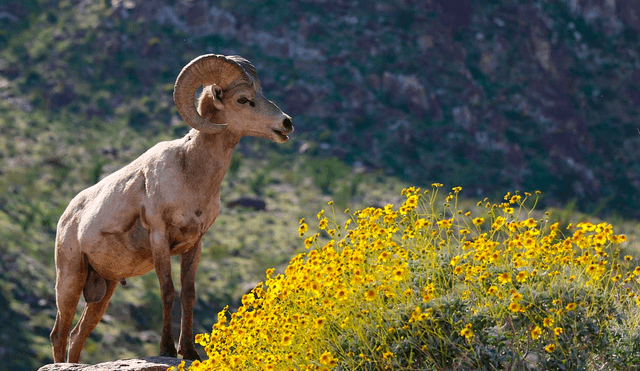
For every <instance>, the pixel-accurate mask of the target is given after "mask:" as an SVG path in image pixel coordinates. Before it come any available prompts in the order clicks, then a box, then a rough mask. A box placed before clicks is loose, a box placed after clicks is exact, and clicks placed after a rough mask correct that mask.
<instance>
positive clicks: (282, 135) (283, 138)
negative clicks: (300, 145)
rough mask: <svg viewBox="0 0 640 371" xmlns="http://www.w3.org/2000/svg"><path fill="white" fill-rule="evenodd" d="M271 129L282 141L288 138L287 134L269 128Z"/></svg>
mask: <svg viewBox="0 0 640 371" xmlns="http://www.w3.org/2000/svg"><path fill="white" fill-rule="evenodd" d="M271 131H273V132H274V133H275V134H276V135H277V136H278V137H279V138H280V140H282V141H283V142H286V141H287V140H289V136H288V135H287V134H285V133H284V132H282V131H280V130H276V129H271Z"/></svg>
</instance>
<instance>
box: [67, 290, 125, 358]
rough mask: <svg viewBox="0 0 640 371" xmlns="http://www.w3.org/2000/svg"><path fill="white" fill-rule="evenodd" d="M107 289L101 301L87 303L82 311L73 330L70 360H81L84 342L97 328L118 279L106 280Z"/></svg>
mask: <svg viewBox="0 0 640 371" xmlns="http://www.w3.org/2000/svg"><path fill="white" fill-rule="evenodd" d="M106 286H107V287H106V290H105V293H104V296H103V297H102V299H100V301H98V302H95V303H87V304H86V306H85V307H84V311H83V312H82V317H80V320H79V321H78V324H77V325H76V327H75V328H74V329H73V331H72V332H71V345H70V346H69V362H71V363H77V362H78V361H79V360H80V353H81V352H82V348H84V343H85V341H86V340H87V338H88V337H89V335H90V334H91V332H92V331H93V329H95V328H96V326H97V325H98V323H100V320H101V319H102V316H103V315H104V312H105V311H106V310H107V307H108V306H109V300H111V296H112V295H113V292H114V291H115V290H116V287H117V286H118V281H111V280H106Z"/></svg>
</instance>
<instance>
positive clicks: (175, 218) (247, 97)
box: [51, 54, 293, 362]
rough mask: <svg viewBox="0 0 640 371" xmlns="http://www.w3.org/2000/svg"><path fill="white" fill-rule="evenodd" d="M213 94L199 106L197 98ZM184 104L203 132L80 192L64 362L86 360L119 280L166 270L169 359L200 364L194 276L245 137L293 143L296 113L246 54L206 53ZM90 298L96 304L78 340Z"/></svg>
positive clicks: (61, 271)
mask: <svg viewBox="0 0 640 371" xmlns="http://www.w3.org/2000/svg"><path fill="white" fill-rule="evenodd" d="M200 86H204V87H203V91H202V93H201V94H200V97H199V100H198V109H197V110H196V107H195V102H194V100H195V99H194V98H195V94H196V91H197V89H198V88H199V87H200ZM174 100H175V103H176V108H177V110H178V112H179V113H180V115H181V116H182V118H183V119H184V121H186V122H187V123H188V124H189V125H190V126H192V127H193V129H192V130H191V131H190V132H189V133H188V134H187V135H186V136H184V137H183V138H182V139H177V140H173V141H167V142H161V143H158V144H156V145H155V146H153V147H152V148H151V149H149V150H148V151H147V152H145V153H144V154H142V155H141V156H140V157H138V158H137V159H136V160H134V161H133V162H131V163H130V164H129V165H127V166H125V167H123V168H122V169H120V170H118V171H116V172H115V173H113V174H111V175H109V176H107V177H105V178H104V179H102V180H101V181H100V182H98V183H97V184H95V185H94V186H92V187H89V188H87V189H85V190H84V191H82V192H80V193H79V194H78V195H77V196H76V197H75V198H74V199H73V200H71V202H70V203H69V206H68V207H67V209H66V210H65V212H64V213H63V214H62V216H61V217H60V220H59V222H58V228H57V236H56V242H55V262H56V287H55V288H56V304H57V307H58V311H57V314H56V321H55V324H54V326H53V330H52V331H51V344H52V347H53V358H54V361H55V362H64V361H65V355H66V354H65V353H66V348H67V340H68V338H69V337H70V345H69V354H68V358H67V361H68V362H78V361H79V359H80V352H81V351H82V348H83V346H84V343H85V340H86V339H87V337H88V336H89V334H90V333H91V331H93V329H94V328H95V327H96V325H97V324H98V322H100V319H101V318H102V316H103V314H104V312H105V310H106V309H107V305H108V303H109V299H110V298H111V296H112V294H113V292H114V290H115V289H116V286H117V284H118V282H121V281H122V282H123V283H124V279H126V278H127V277H133V276H139V275H142V274H144V273H147V272H149V271H151V270H152V269H155V270H156V273H157V276H158V280H159V282H160V289H161V293H162V294H161V296H162V309H163V318H162V338H161V341H160V354H161V355H167V356H173V357H176V356H177V353H180V354H181V355H182V356H183V357H184V358H187V359H200V357H199V355H198V352H197V350H196V348H195V344H194V336H193V306H194V302H195V288H194V279H195V274H196V269H197V266H198V261H199V260H200V250H201V245H200V241H201V238H202V235H203V234H204V233H205V232H206V231H207V229H209V227H210V226H211V224H213V222H214V221H215V220H216V217H217V216H218V214H219V213H220V187H221V183H222V178H223V177H224V175H225V173H226V172H227V169H228V167H229V163H230V161H231V155H232V151H233V148H234V147H235V145H236V144H237V143H238V141H239V140H240V138H241V137H242V136H247V135H249V136H258V137H264V138H268V139H270V140H272V141H274V142H277V143H284V142H286V141H287V140H288V139H289V137H288V136H287V134H289V133H291V132H292V131H293V126H292V122H291V117H289V116H288V115H286V114H284V113H283V112H282V111H281V110H280V109H279V108H278V107H277V106H276V105H275V104H274V103H272V102H271V101H269V100H267V99H266V98H265V97H264V95H263V94H262V90H261V88H260V82H259V80H258V76H257V71H256V69H255V67H254V66H253V65H252V64H251V62H249V61H248V60H246V59H244V58H242V57H239V56H222V55H214V54H209V55H203V56H200V57H198V58H196V59H194V60H193V61H191V62H190V63H189V64H187V65H186V66H185V67H184V68H183V69H182V71H181V72H180V74H179V76H178V78H177V80H176V83H175V89H174ZM172 255H181V264H180V270H181V272H180V280H181V285H182V292H181V295H180V299H181V306H182V322H181V328H180V339H179V345H178V351H177V353H176V348H175V345H174V340H173V336H172V334H171V307H172V304H173V299H174V296H175V290H174V286H173V281H172V279H171V260H170V257H171V256H172ZM81 293H84V297H85V301H86V303H87V304H86V306H85V308H84V312H83V313H82V316H81V317H80V319H79V321H78V323H77V325H76V326H75V328H74V329H73V331H71V334H69V331H70V329H71V325H72V322H73V318H74V314H75V312H76V307H77V305H78V301H79V299H80V295H81Z"/></svg>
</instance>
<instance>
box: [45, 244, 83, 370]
mask: <svg viewBox="0 0 640 371" xmlns="http://www.w3.org/2000/svg"><path fill="white" fill-rule="evenodd" d="M56 267H57V271H58V272H57V275H56V306H57V308H58V309H57V313H56V322H55V324H54V325H53V329H52V330H51V336H50V337H51V347H52V349H53V361H54V362H56V363H57V362H65V360H66V353H67V341H68V340H69V332H70V331H71V326H72V325H73V317H74V316H75V314H76V308H77V307H78V301H80V295H81V294H82V288H83V287H84V284H85V281H86V277H87V276H86V275H87V270H86V267H83V266H82V263H81V262H80V261H79V259H78V260H64V259H60V258H59V254H58V253H56Z"/></svg>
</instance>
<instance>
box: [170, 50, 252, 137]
mask: <svg viewBox="0 0 640 371" xmlns="http://www.w3.org/2000/svg"><path fill="white" fill-rule="evenodd" d="M251 75H255V67H253V65H252V64H251V62H249V61H247V60H246V59H244V58H241V57H237V56H231V57H226V56H224V55H217V54H206V55H201V56H199V57H197V58H195V59H194V60H192V61H191V62H189V63H188V64H187V65H186V66H184V68H183V69H182V71H180V74H179V75H178V78H177V79H176V84H175V86H174V90H173V100H174V101H175V103H176V108H177V109H178V113H180V116H181V117H182V119H183V120H184V121H185V122H186V123H187V124H189V125H190V126H191V127H193V128H194V129H196V130H199V131H201V132H204V133H209V134H216V133H219V132H221V131H223V130H224V129H226V127H227V125H226V124H214V123H212V122H210V121H209V120H207V119H205V118H203V117H202V116H200V115H199V114H198V111H197V110H196V107H195V93H196V90H197V89H198V88H199V87H200V86H202V85H205V86H207V85H213V84H215V85H217V86H219V87H221V88H222V90H226V89H227V88H228V87H229V86H230V85H231V84H232V83H234V82H238V81H237V80H245V81H247V82H249V83H251V82H253V80H254V79H255V78H254V76H251Z"/></svg>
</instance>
